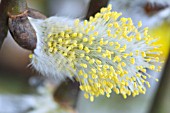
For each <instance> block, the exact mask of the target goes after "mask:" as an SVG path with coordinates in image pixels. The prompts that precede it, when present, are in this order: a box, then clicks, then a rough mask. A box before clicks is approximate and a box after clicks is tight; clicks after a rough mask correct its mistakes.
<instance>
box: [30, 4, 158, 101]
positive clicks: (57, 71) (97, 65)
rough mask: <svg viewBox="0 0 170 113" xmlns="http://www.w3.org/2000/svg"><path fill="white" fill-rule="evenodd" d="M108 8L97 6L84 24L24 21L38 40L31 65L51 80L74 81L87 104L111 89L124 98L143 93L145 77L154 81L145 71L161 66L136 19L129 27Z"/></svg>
mask: <svg viewBox="0 0 170 113" xmlns="http://www.w3.org/2000/svg"><path fill="white" fill-rule="evenodd" d="M111 9H112V6H111V5H109V6H108V7H107V8H102V9H101V11H100V13H97V14H96V15H95V16H94V17H90V19H89V21H88V20H84V21H80V20H79V19H76V20H72V19H67V18H63V17H51V18H48V19H46V20H35V19H30V21H31V23H32V25H33V26H34V28H35V30H36V32H37V37H38V42H37V47H36V49H35V50H34V53H33V54H31V55H30V58H31V59H32V62H31V64H32V66H33V67H34V68H35V69H36V70H37V71H39V72H40V73H42V74H43V75H47V76H54V77H56V78H57V79H64V78H66V77H69V78H73V77H75V78H76V80H77V81H78V82H80V89H81V90H82V91H84V97H85V98H87V99H90V101H94V97H98V96H100V95H106V96H107V97H108V98H109V97H110V94H111V93H112V92H113V91H114V92H115V93H116V94H121V95H122V96H123V97H124V98H127V96H130V95H132V96H136V95H139V94H140V93H141V94H145V92H146V86H148V87H150V84H149V82H148V78H153V79H155V80H156V81H158V80H157V79H156V78H155V77H154V76H151V75H149V74H148V73H147V72H146V69H150V70H154V71H160V69H161V67H160V66H156V65H154V63H155V62H157V63H160V62H161V61H160V60H159V55H160V54H161V51H159V50H158V48H159V46H157V45H155V44H154V42H155V41H156V40H157V39H156V38H155V37H151V36H150V35H148V28H144V29H143V28H142V22H141V21H139V22H138V25H137V26H134V24H133V22H132V20H131V18H124V17H122V16H121V15H122V14H121V13H118V12H111Z"/></svg>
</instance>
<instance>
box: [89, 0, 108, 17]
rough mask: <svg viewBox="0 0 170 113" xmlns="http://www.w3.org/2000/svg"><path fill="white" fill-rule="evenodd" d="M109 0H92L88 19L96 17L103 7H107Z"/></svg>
mask: <svg viewBox="0 0 170 113" xmlns="http://www.w3.org/2000/svg"><path fill="white" fill-rule="evenodd" d="M108 1H109V0H91V2H90V4H89V9H88V12H87V15H86V19H88V18H89V17H90V16H94V15H95V14H96V13H97V12H99V11H100V9H101V8H102V7H106V6H107V4H108Z"/></svg>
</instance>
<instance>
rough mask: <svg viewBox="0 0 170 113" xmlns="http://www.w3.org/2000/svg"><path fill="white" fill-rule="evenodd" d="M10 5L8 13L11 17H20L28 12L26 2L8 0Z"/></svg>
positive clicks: (23, 0)
mask: <svg viewBox="0 0 170 113" xmlns="http://www.w3.org/2000/svg"><path fill="white" fill-rule="evenodd" d="M7 1H8V3H9V7H8V12H9V13H10V14H11V15H19V14H21V13H23V12H25V11H26V10H27V2H26V0H7Z"/></svg>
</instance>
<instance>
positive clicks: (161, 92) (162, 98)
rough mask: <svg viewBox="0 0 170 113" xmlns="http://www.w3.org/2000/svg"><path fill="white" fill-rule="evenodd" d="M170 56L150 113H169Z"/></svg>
mask: <svg viewBox="0 0 170 113" xmlns="http://www.w3.org/2000/svg"><path fill="white" fill-rule="evenodd" d="M169 68H170V54H169V58H168V61H167V63H166V65H165V69H164V73H163V74H162V75H163V76H162V79H161V81H160V85H159V88H158V90H157V93H156V96H155V98H154V101H153V104H152V106H151V110H150V111H149V112H148V113H169V112H170V109H169V102H170V97H169V96H170V69H169Z"/></svg>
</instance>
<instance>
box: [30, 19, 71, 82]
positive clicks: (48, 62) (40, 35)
mask: <svg viewBox="0 0 170 113" xmlns="http://www.w3.org/2000/svg"><path fill="white" fill-rule="evenodd" d="M29 20H30V22H31V24H32V26H33V27H34V29H35V31H36V35H37V46H36V49H35V50H34V58H33V59H32V61H31V64H30V65H31V66H32V67H34V68H35V69H36V70H37V71H38V72H40V73H41V74H42V75H46V76H49V77H50V76H53V77H54V78H56V79H59V80H64V79H65V78H66V77H69V78H70V79H72V76H71V75H70V72H68V71H67V70H65V69H68V68H69V66H68V65H67V63H66V62H68V61H67V59H66V58H64V57H63V56H62V55H61V54H56V55H55V56H51V55H47V54H46V53H45V52H44V49H43V48H44V46H45V45H46V43H45V42H44V38H45V37H46V36H47V35H48V34H46V33H50V32H51V28H52V26H55V28H57V29H56V30H55V33H58V32H60V31H63V30H65V29H67V28H68V25H69V26H72V25H73V19H67V18H64V17H57V16H55V17H50V18H48V19H46V20H39V19H33V18H30V17H29ZM66 22H67V24H66ZM53 31H54V30H53ZM69 71H71V72H74V71H73V70H72V69H71V68H70V70H69ZM67 72H68V73H67Z"/></svg>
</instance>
